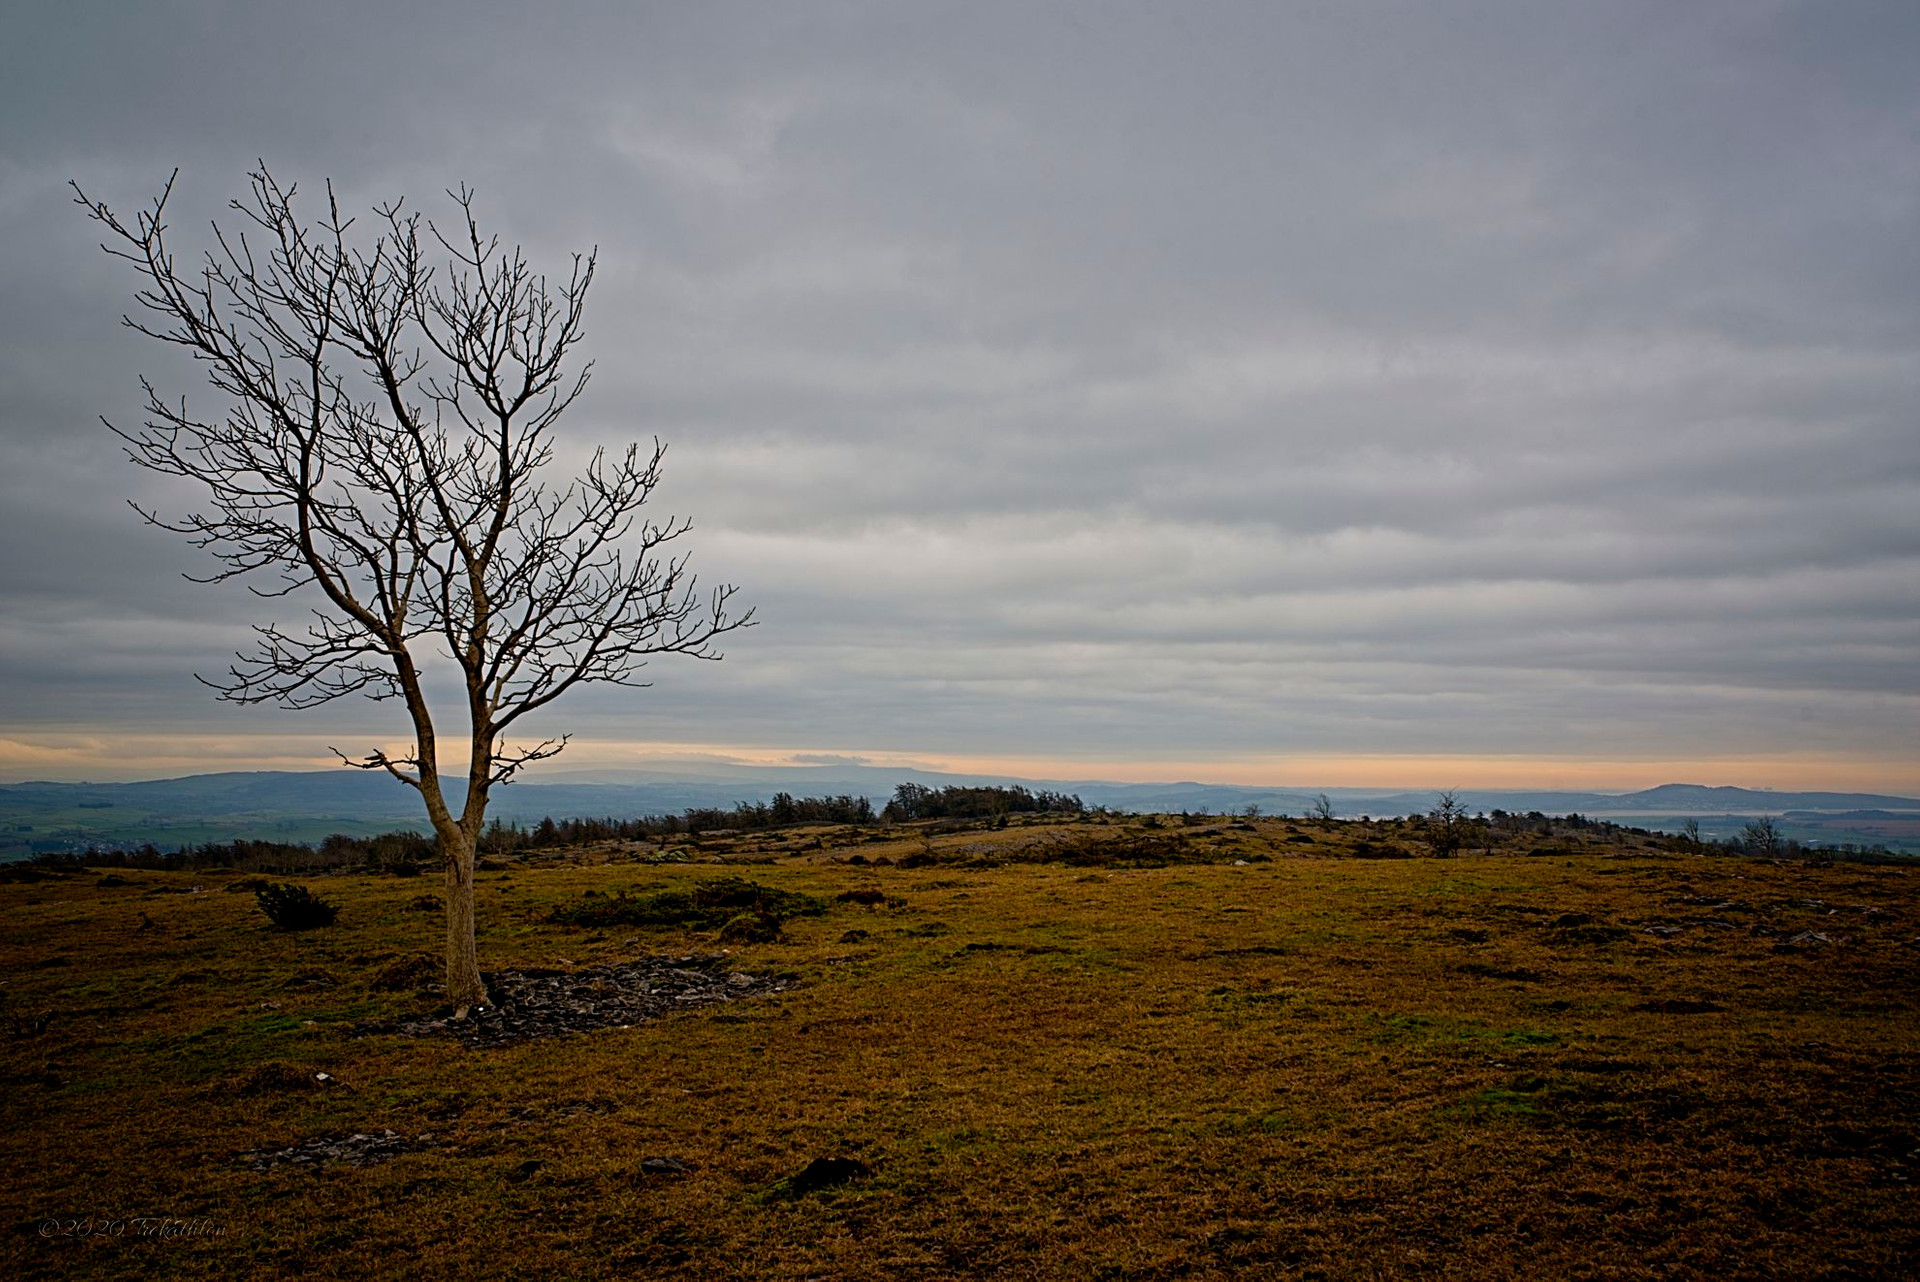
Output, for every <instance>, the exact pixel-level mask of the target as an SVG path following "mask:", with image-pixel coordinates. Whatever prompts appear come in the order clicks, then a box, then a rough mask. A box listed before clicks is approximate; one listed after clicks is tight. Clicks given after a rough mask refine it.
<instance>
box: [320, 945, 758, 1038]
mask: <svg viewBox="0 0 1920 1282" xmlns="http://www.w3.org/2000/svg"><path fill="white" fill-rule="evenodd" d="M789 982H790V981H788V980H786V979H782V978H779V977H776V976H773V975H752V974H748V973H746V972H744V971H728V970H727V969H726V958H725V957H723V956H714V955H708V956H686V957H642V958H638V959H636V960H634V961H630V962H617V963H614V964H612V965H607V966H588V967H584V968H582V969H580V970H576V971H571V972H568V971H557V970H525V971H506V972H503V973H501V974H498V975H488V976H486V984H487V990H488V992H490V993H491V994H492V995H493V999H494V1005H492V1006H480V1007H475V1008H474V1009H472V1010H470V1011H468V1012H467V1017H466V1018H465V1019H459V1020H456V1019H445V1018H438V1019H414V1020H398V1021H392V1020H389V1021H382V1022H374V1023H368V1024H361V1025H359V1026H357V1027H356V1028H355V1029H354V1032H355V1033H356V1034H359V1035H363V1036H364V1035H367V1034H372V1033H399V1034H401V1035H403V1036H407V1037H453V1038H457V1039H458V1040H460V1041H463V1042H465V1043H467V1044H468V1045H469V1046H475V1047H490V1046H505V1045H507V1044H508V1043H511V1042H520V1041H526V1040H529V1039H531V1038H536V1037H557V1036H560V1035H561V1034H564V1033H584V1032H590V1031H592V1030H593V1029H596V1028H627V1027H631V1026H632V1025H634V1024H644V1023H646V1022H647V1021H649V1020H654V1019H658V1018H659V1017H660V1016H662V1015H666V1014H671V1013H672V1012H674V1011H677V1010H687V1009H689V1008H690V1007H694V1006H703V1005H708V1004H711V1003H714V1002H728V1001H734V1000H736V999H738V998H742V997H755V996H759V995H761V994H763V993H779V992H784V991H786V989H787V986H788V984H789Z"/></svg>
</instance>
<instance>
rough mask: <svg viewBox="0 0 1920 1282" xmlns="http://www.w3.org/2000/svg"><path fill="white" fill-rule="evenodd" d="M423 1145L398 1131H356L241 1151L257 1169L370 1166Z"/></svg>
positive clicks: (248, 1162)
mask: <svg viewBox="0 0 1920 1282" xmlns="http://www.w3.org/2000/svg"><path fill="white" fill-rule="evenodd" d="M424 1138H425V1137H424V1136H423V1137H422V1139H424ZM420 1147H422V1144H421V1142H420V1141H419V1140H409V1139H408V1138H407V1137H406V1136H404V1135H401V1134H398V1133H397V1132H394V1131H379V1132H375V1133H373V1134H365V1133H360V1132H356V1133H354V1134H352V1135H323V1136H320V1137H318V1138H316V1139H310V1140H303V1141H301V1142H300V1143H298V1144H295V1145H292V1146H291V1147H288V1148H281V1149H265V1148H256V1149H248V1150H247V1151H246V1152H244V1153H242V1154H240V1160H241V1161H243V1162H245V1163H246V1164H247V1165H248V1166H249V1167H251V1168H252V1169H254V1170H256V1171H271V1170H273V1169H274V1168H275V1167H279V1166H321V1165H324V1164H325V1163H327V1162H338V1163H340V1164H342V1165H343V1166H366V1165H368V1164H369V1163H372V1162H384V1161H386V1160H387V1159H388V1158H390V1157H398V1156H400V1154H402V1153H408V1152H412V1151H414V1150H415V1149H418V1148H420Z"/></svg>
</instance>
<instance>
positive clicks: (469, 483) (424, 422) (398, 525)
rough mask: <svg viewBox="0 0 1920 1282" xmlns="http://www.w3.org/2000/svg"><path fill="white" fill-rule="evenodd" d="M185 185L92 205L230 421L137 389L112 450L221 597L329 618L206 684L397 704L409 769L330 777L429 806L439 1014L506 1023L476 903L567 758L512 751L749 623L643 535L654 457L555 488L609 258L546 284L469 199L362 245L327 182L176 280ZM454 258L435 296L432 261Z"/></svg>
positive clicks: (375, 762)
mask: <svg viewBox="0 0 1920 1282" xmlns="http://www.w3.org/2000/svg"><path fill="white" fill-rule="evenodd" d="M176 177H177V174H176ZM173 182H174V180H173V179H172V178H169V179H168V181H167V184H166V187H165V188H163V189H162V191H161V193H160V195H159V196H158V197H157V198H156V199H155V200H154V201H153V202H152V205H151V206H150V207H149V208H147V209H144V210H142V211H141V212H140V213H139V214H138V215H137V216H136V217H135V218H134V219H133V220H132V221H131V223H127V222H123V221H122V220H121V219H120V218H119V217H117V216H116V215H115V214H114V213H113V212H112V211H110V210H109V209H108V208H107V206H106V205H104V204H102V203H99V202H97V201H94V200H92V199H90V198H89V197H88V196H87V194H86V193H85V192H84V191H81V190H80V188H79V187H78V185H76V186H75V187H74V192H75V195H76V198H77V200H78V202H79V203H80V204H81V205H82V206H83V207H84V208H85V209H86V211H87V213H88V215H89V216H90V217H91V218H92V219H93V220H94V221H95V222H97V223H99V224H100V225H101V226H102V227H104V228H105V229H106V234H107V235H106V243H105V244H104V245H103V246H102V247H103V248H104V249H106V250H107V252H108V253H110V254H112V255H114V256H115V257H118V258H122V259H125V260H127V261H128V262H130V263H132V264H133V266H134V268H135V269H136V271H137V272H138V274H139V276H140V277H141V288H140V290H139V292H138V294H137V295H136V300H137V303H138V308H137V309H136V311H135V314H134V315H132V316H128V317H125V318H123V319H124V320H125V323H126V324H127V325H128V326H129V327H131V328H133V329H135V330H138V331H139V332H140V333H142V334H146V335H148V336H150V337H152V338H156V339H159V340H160V341H161V342H163V343H168V344H172V345H174V346H177V347H180V348H184V349H185V350H186V351H187V352H188V353H189V354H191V355H192V356H193V358H194V359H196V360H198V361H201V362H203V363H204V365H205V367H206V369H207V375H208V378H209V381H210V382H211V383H212V384H213V387H214V388H215V390H216V391H217V392H219V393H220V394H221V396H222V397H223V398H224V399H225V400H226V401H227V402H228V406H227V408H226V409H225V410H224V412H223V414H222V415H221V416H220V417H213V418H202V417H197V416H196V415H194V414H192V413H190V412H189V410H188V408H187V403H186V401H185V400H184V399H181V400H178V401H173V400H168V399H166V398H163V397H162V396H161V395H160V393H159V392H158V391H157V390H156V389H155V388H154V386H153V384H152V383H150V382H147V381H146V380H144V379H143V380H142V386H143V387H144V388H145V390H146V395H147V401H146V415H147V421H146V423H145V425H144V427H143V428H142V429H141V430H138V431H121V430H120V429H118V428H113V425H112V424H111V423H109V424H108V426H109V427H110V428H112V430H114V431H115V433H116V434H117V435H119V436H120V438H121V439H122V441H124V442H125V445H126V451H127V456H128V458H130V459H131V460H132V461H133V462H134V463H136V464H138V465H139V466H141V467H144V468H147V469H149V470H151V471H154V472H158V473H161V474H162V475H166V476H174V477H181V478H185V479H186V480H188V481H190V482H194V483H195V484H196V485H197V486H198V487H199V488H200V489H201V490H202V491H203V492H204V496H205V498H206V501H207V503H208V506H207V507H206V509H205V510H203V511H200V512H195V513H194V514H192V515H189V516H186V517H183V518H180V519H178V520H165V519H162V518H161V517H159V516H158V515H156V514H155V513H154V512H152V511H148V510H145V509H139V508H138V507H137V505H136V510H139V511H140V513H141V515H142V516H143V517H145V518H146V519H147V520H148V521H149V522H151V523H152V524H154V525H157V526H159V527H161V528H162V529H167V530H171V531H174V532H175V533H178V534H183V535H185V536H186V537H187V539H188V541H189V542H191V543H192V544H193V545H194V546H195V547H198V548H201V549H203V550H205V551H206V552H208V553H209V554H210V555H212V556H213V557H214V558H215V560H216V561H218V563H219V568H218V569H217V570H215V571H214V572H213V573H212V574H211V575H209V576H208V579H206V580H203V581H209V582H218V581H222V580H226V579H232V578H237V577H241V576H251V577H250V579H249V584H250V586H251V587H252V589H253V591H254V592H255V593H256V594H258V595H260V596H262V597H266V598H277V597H284V596H289V595H292V594H298V595H299V596H300V597H301V598H302V599H303V602H304V603H308V604H310V606H311V617H310V618H309V619H308V620H307V621H306V622H304V623H303V624H302V625H299V626H297V627H296V626H289V625H284V624H281V623H267V624H264V625H261V626H258V627H256V628H255V631H256V632H257V633H258V638H257V641H256V644H255V647H254V649H253V650H252V651H251V652H250V653H245V654H241V655H239V656H237V661H236V663H235V664H234V665H233V666H231V667H230V668H229V669H228V670H227V671H226V672H225V673H224V674H222V675H220V676H218V677H215V678H212V679H209V678H205V677H202V678H201V680H202V681H204V682H205V683H206V684H207V685H209V686H211V687H212V688H213V689H214V690H215V691H216V692H217V693H218V696H219V697H220V698H222V699H226V700H229V701H232V702H234V703H242V704H252V703H278V704H281V705H284V706H287V707H292V708H310V707H314V706H316V705H319V704H323V703H327V702H330V701H331V700H334V699H338V698H342V697H344V696H347V695H354V694H359V695H364V696H366V697H369V698H373V699H399V700H401V702H402V703H403V704H404V706H405V708H406V710H407V714H408V716H409V718H410V719H411V721H412V727H413V735H414V743H413V746H412V748H411V749H410V750H408V751H406V752H405V753H402V754H400V755H397V756H390V755H389V754H388V753H386V752H384V751H380V750H375V751H373V752H369V753H366V754H364V755H362V756H358V757H349V756H347V755H346V754H344V753H340V752H339V751H338V750H337V749H336V750H335V755H337V756H339V757H340V758H341V760H342V761H343V762H345V763H346V764H348V765H351V766H357V767H359V768H361V769H365V770H384V771H386V772H387V773H389V774H391V775H392V776H393V777H394V778H396V779H398V780H400V781H401V782H402V783H404V784H406V785H407V786H408V787H410V788H413V789H415V790H416V791H418V792H419V794H420V797H421V800H422V801H423V802H424V804H425V807H426V813H427V817H428V819H429V820H430V821H431V823H432V825H433V831H434V834H435V835H436V837H437V838H438V839H439V848H440V852H441V855H442V857H443V860H444V863H445V871H446V909H447V933H446V961H447V995H448V997H449V999H450V1000H451V1001H452V1002H453V1005H454V1007H455V1009H456V1014H458V1015H460V1016H462V1017H464V1015H465V1013H466V1011H467V1010H468V1009H469V1008H471V1007H473V1006H479V1005H484V1004H486V1003H487V1002H488V1000H489V999H488V995H487V991H486V988H485V985H484V984H483V983H482V981H481V977H480V970H479V964H478V959H477V956H476V953H475V948H474V905H473V863H474V850H475V845H476V843H477V841H478V839H479V836H480V833H481V829H482V825H483V823H484V821H485V816H486V810H487V801H488V797H489V795H490V794H491V792H492V790H493V789H494V788H495V787H498V786H501V785H504V784H506V783H507V782H508V781H509V780H511V779H512V778H513V777H514V775H515V774H516V773H517V772H518V771H520V770H521V769H523V768H524V767H526V766H527V765H530V764H531V763H533V762H536V761H540V760H543V759H545V758H547V757H551V756H553V755H554V754H556V753H558V752H559V751H560V750H561V749H562V748H563V747H565V746H566V742H567V740H566V737H565V736H562V737H560V738H558V739H546V740H542V741H539V742H534V743H511V742H509V740H508V739H507V737H506V736H507V735H508V732H509V731H512V730H514V729H515V727H516V726H517V725H518V723H520V722H521V721H522V719H523V718H525V717H527V716H528V715H529V714H531V713H534V712H536V711H538V710H540V709H542V708H544V707H546V706H547V705H548V704H549V703H552V702H553V701H554V700H555V699H557V698H559V697H560V696H561V695H563V694H565V693H567V691H569V690H571V689H573V688H574V687H575V686H579V685H584V684H587V683H591V682H610V683H614V684H619V685H630V686H639V685H644V684H646V683H644V682H641V681H639V680H638V679H637V675H638V673H639V671H640V669H641V668H642V667H643V666H644V665H645V662H646V660H647V658H648V657H649V656H651V655H656V654H684V655H692V656H695V657H698V658H704V659H718V658H719V657H720V655H719V653H718V651H716V650H715V649H714V642H715V640H716V638H718V637H720V636H721V635H722V634H724V633H727V632H730V631H732V630H734V629H736V628H741V627H745V626H747V625H749V624H750V623H751V622H752V611H751V610H749V611H747V612H746V613H744V614H740V615H737V616H736V615H730V614H729V612H728V605H729V602H730V600H731V598H732V597H733V595H734V591H735V589H734V588H732V587H731V586H722V587H720V588H717V589H715V590H713V591H712V592H710V593H707V594H704V595H703V594H700V593H698V592H697V591H696V585H695V580H694V578H693V576H692V575H691V573H690V572H689V570H688V567H687V558H686V554H685V553H684V552H679V551H677V550H676V549H675V548H673V547H671V546H670V545H673V544H675V542H676V541H677V540H679V539H680V538H681V536H683V535H684V534H686V533H687V531H688V529H689V526H688V524H687V523H686V522H685V521H681V520H676V519H674V518H671V517H669V518H667V519H665V520H664V521H660V522H655V521H652V520H650V519H646V518H645V517H643V516H642V509H643V508H644V507H645V506H646V504H647V502H648V500H649V499H650V498H651V497H652V495H653V491H654V488H655V486H656V485H657V484H658V483H659V480H660V466H661V458H662V455H663V452H664V447H663V446H662V445H661V444H660V442H659V441H658V440H657V439H656V440H655V441H654V443H653V446H652V448H651V449H650V450H643V449H642V448H641V447H639V446H637V445H629V446H627V447H626V449H625V450H624V452H620V453H616V454H614V455H611V456H609V455H608V454H606V453H605V452H604V451H596V452H595V453H594V454H593V456H592V458H591V460H590V461H589V462H588V463H587V465H586V467H585V469H584V470H583V471H582V472H581V473H580V474H579V475H578V476H577V477H574V478H573V479H571V480H570V481H568V482H566V483H565V484H561V485H558V486H554V485H551V484H550V483H549V482H548V480H547V475H548V473H547V472H546V471H545V470H544V469H547V467H548V465H549V464H551V463H552V461H553V457H554V438H553V432H554V427H555V424H556V423H557V422H558V420H559V418H560V416H561V415H562V414H563V413H565V411H566V410H567V408H568V407H569V406H571V405H572V404H573V403H574V401H575V400H576V399H577V398H578V397H579V396H580V394H581V392H582V391H583V390H584V389H585V388H586V385H587V377H588V373H589V371H590V368H591V366H590V364H579V365H578V368H577V369H576V368H572V367H573V366H574V365H575V363H576V362H575V357H576V349H577V347H578V346H579V343H580V340H581V334H582V329H581V322H582V309H583V307H584V305H585V302H586V295H587V288H588V286H589V285H590V284H591V283H592V281H593V274H594V263H595V256H594V255H593V254H591V253H590V254H586V255H584V256H583V255H579V254H576V255H574V256H573V261H572V265H571V269H570V270H569V272H568V274H567V275H566V277H565V278H564V279H556V280H552V281H550V280H549V279H548V278H547V277H546V276H544V275H540V274H538V273H536V272H535V271H534V270H533V269H532V268H531V267H530V266H529V265H528V263H527V261H526V259H525V257H524V256H523V254H522V252H521V251H520V249H519V248H518V247H513V248H503V246H502V245H501V242H500V240H499V238H498V237H492V236H485V235H483V234H482V233H481V231H480V228H479V225H478V224H477V222H476V220H475V217H474V211H473V193H472V192H471V191H470V190H468V189H467V188H465V187H462V188H460V189H459V190H458V191H452V192H449V193H448V195H449V196H451V197H452V200H453V205H454V209H455V210H456V211H457V221H456V222H455V223H454V224H452V225H450V230H449V231H448V232H446V233H443V232H442V231H441V229H440V228H439V227H437V226H435V225H434V224H433V223H432V222H428V221H423V219H422V218H421V216H420V215H419V214H417V213H407V212H403V210H402V207H401V205H400V204H399V203H393V204H389V205H385V206H380V207H376V209H375V211H374V213H375V221H374V223H373V228H372V232H371V234H360V233H358V232H356V231H355V229H354V226H353V220H352V219H351V218H347V217H343V216H342V214H341V212H340V208H339V204H338V202H337V201H336V200H335V198H334V194H333V190H332V187H331V185H329V187H328V189H327V197H326V201H325V208H324V211H323V212H321V213H320V214H319V216H318V217H316V218H314V219H313V220H312V221H310V222H308V221H303V220H302V217H301V216H299V215H297V214H296V211H295V208H294V204H295V191H294V188H293V186H292V185H285V186H283V185H282V184H281V183H280V182H279V181H277V180H276V179H275V178H274V177H273V176H272V175H271V174H270V173H269V172H268V171H267V168H266V166H265V164H264V163H263V164H262V165H261V166H260V168H259V170H258V172H256V173H254V174H253V175H252V182H251V192H250V195H249V198H248V199H246V200H236V201H234V202H232V206H231V207H232V209H233V211H234V213H235V214H236V215H237V218H236V223H237V224H238V226H237V228H236V229H233V230H229V229H227V228H222V227H221V226H219V225H216V226H215V227H214V228H213V237H214V243H213V247H212V248H211V249H209V250H208V251H207V252H206V254H205V256H204V258H203V259H202V260H201V261H200V262H199V263H198V264H197V265H195V266H192V267H184V266H182V265H180V264H179V263H177V262H176V261H175V259H174V256H173V253H172V251H171V250H170V249H169V247H168V243H167V225H166V222H165V214H166V204H167V199H168V197H169V195H170V194H171V192H172V190H173ZM303 212H304V211H303ZM442 254H444V256H445V258H446V260H447V261H446V265H445V268H444V274H443V275H440V276H439V277H438V278H436V275H435V273H436V268H435V267H434V266H430V265H429V263H428V261H427V260H428V257H429V256H430V255H432V256H434V257H439V256H440V255H442ZM263 581H264V582H263ZM449 664H450V672H451V673H452V674H453V675H454V676H457V678H458V682H459V684H460V686H461V687H462V692H461V694H460V696H458V697H457V698H453V699H449V700H448V701H449V702H455V703H457V704H458V705H460V706H461V708H462V711H463V712H464V718H463V728H464V729H465V730H466V732H467V737H468V755H467V761H466V763H465V773H464V781H463V782H464V787H463V788H461V787H458V785H457V784H456V787H455V788H450V787H448V786H447V784H448V782H449V780H448V777H447V775H446V773H445V771H444V770H443V766H442V763H441V759H440V748H439V739H438V736H437V733H436V722H435V713H434V709H433V708H432V707H430V706H429V693H430V687H431V688H432V689H434V690H437V689H438V687H437V686H436V685H435V683H434V681H433V680H432V678H431V673H432V671H433V670H435V669H441V670H448V669H447V666H446V665H449ZM449 684H451V683H449Z"/></svg>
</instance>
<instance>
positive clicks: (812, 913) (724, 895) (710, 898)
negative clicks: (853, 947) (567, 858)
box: [551, 877, 827, 930]
mask: <svg viewBox="0 0 1920 1282" xmlns="http://www.w3.org/2000/svg"><path fill="white" fill-rule="evenodd" d="M583 898H587V897H585V896H583ZM826 910H827V906H826V904H825V903H823V902H822V901H821V900H818V899H816V898H814V897H813V896H812V895H801V894H795V893H794V892H793V891H790V890H778V889H776V888H774V887H772V886H762V885H760V884H759V883H758V882H752V881H748V880H746V879H745V878H743V877H719V878H716V879H714V880H713V881H706V882H702V883H700V884H699V885H697V886H694V887H693V888H691V889H689V890H657V891H655V892H653V893H652V894H650V895H629V894H627V892H626V891H624V890H623V891H620V892H619V893H618V894H616V895H614V896H613V897H612V898H611V899H609V898H607V897H605V896H601V895H595V896H592V897H591V898H589V899H587V902H585V903H580V904H575V905H572V906H569V907H562V908H556V909H554V911H553V915H552V918H551V920H552V921H554V922H556V923H558V924H560V925H563V926H684V927H688V928H691V929H695V930H712V929H714V928H716V927H720V926H724V925H726V924H727V923H728V922H730V921H732V920H733V919H734V918H736V917H740V916H743V915H755V916H765V917H768V918H771V919H772V920H773V921H774V922H775V923H776V924H779V923H783V922H786V921H788V920H790V919H792V918H794V917H817V916H819V915H820V914H821V913H824V912H825V911H826Z"/></svg>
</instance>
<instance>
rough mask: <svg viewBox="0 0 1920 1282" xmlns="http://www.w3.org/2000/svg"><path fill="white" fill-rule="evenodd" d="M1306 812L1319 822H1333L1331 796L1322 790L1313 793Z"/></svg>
mask: <svg viewBox="0 0 1920 1282" xmlns="http://www.w3.org/2000/svg"><path fill="white" fill-rule="evenodd" d="M1307 813H1309V814H1311V815H1312V816H1313V817H1314V818H1315V819H1318V820H1319V821H1320V822H1321V823H1332V822H1333V798H1331V797H1329V796H1327V794H1326V793H1324V792H1321V793H1315V794H1314V798H1313V805H1312V806H1310V807H1308V811H1307Z"/></svg>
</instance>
